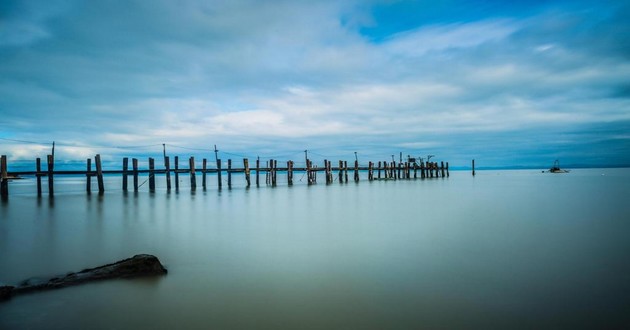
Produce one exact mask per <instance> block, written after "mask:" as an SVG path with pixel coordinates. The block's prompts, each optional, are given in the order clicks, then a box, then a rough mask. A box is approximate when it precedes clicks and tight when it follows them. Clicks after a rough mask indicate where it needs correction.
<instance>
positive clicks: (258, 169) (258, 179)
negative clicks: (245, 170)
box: [256, 157, 260, 187]
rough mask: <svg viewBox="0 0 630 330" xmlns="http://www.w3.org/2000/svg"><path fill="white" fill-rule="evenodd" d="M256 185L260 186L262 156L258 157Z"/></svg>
mask: <svg viewBox="0 0 630 330" xmlns="http://www.w3.org/2000/svg"><path fill="white" fill-rule="evenodd" d="M256 187H260V157H257V158H256Z"/></svg>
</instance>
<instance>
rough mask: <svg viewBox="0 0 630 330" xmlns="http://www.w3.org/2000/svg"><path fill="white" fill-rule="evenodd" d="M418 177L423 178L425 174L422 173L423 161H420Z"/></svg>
mask: <svg viewBox="0 0 630 330" xmlns="http://www.w3.org/2000/svg"><path fill="white" fill-rule="evenodd" d="M420 178H421V179H424V178H425V175H424V162H423V161H421V162H420Z"/></svg>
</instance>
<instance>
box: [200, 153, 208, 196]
mask: <svg viewBox="0 0 630 330" xmlns="http://www.w3.org/2000/svg"><path fill="white" fill-rule="evenodd" d="M207 168H208V160H207V159H205V158H204V159H203V160H202V162H201V187H203V190H206V169H207Z"/></svg>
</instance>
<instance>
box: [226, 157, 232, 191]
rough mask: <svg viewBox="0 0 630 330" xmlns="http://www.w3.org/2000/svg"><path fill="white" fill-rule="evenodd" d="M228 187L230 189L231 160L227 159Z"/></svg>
mask: <svg viewBox="0 0 630 330" xmlns="http://www.w3.org/2000/svg"><path fill="white" fill-rule="evenodd" d="M227 177H228V189H232V160H231V159H228V163H227Z"/></svg>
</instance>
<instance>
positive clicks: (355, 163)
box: [354, 160, 359, 182]
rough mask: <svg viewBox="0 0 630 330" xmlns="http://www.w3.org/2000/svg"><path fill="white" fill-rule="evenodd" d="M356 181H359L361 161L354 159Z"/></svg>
mask: <svg viewBox="0 0 630 330" xmlns="http://www.w3.org/2000/svg"><path fill="white" fill-rule="evenodd" d="M354 182H359V161H358V160H355V161H354Z"/></svg>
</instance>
